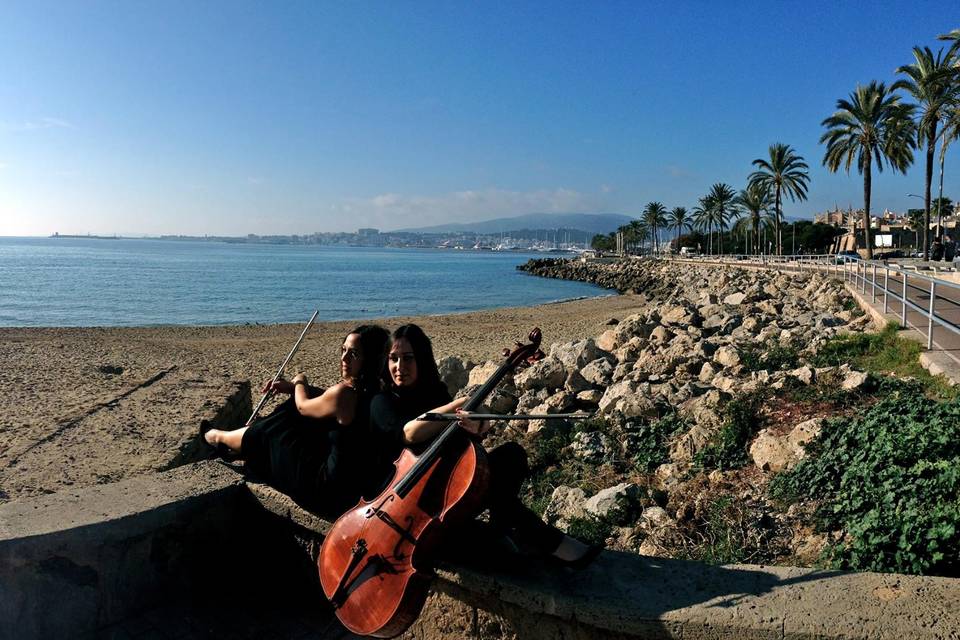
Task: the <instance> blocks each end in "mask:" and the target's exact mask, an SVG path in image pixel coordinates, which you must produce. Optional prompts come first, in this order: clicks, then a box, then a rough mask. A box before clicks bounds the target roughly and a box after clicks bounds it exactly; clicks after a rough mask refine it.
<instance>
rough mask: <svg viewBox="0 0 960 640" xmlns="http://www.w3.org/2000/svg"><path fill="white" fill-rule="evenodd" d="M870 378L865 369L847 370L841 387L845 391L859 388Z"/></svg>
mask: <svg viewBox="0 0 960 640" xmlns="http://www.w3.org/2000/svg"><path fill="white" fill-rule="evenodd" d="M869 378H870V375H869V374H868V373H866V372H864V371H847V373H846V375H844V378H843V382H841V383H840V388H841V389H843V390H844V391H852V390H854V389H859V388H860V387H862V386H863V385H864V384H866V382H867V380H868V379H869Z"/></svg>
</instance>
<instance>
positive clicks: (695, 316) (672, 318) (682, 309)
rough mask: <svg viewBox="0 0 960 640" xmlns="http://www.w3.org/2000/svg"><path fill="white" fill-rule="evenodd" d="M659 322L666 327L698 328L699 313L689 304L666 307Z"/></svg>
mask: <svg viewBox="0 0 960 640" xmlns="http://www.w3.org/2000/svg"><path fill="white" fill-rule="evenodd" d="M660 320H661V322H662V323H663V324H665V325H667V326H679V327H686V326H699V325H700V321H701V318H700V313H699V312H698V311H697V309H696V307H694V306H692V305H689V304H680V305H676V306H673V307H668V308H667V309H665V310H664V312H663V314H662V315H661V319H660Z"/></svg>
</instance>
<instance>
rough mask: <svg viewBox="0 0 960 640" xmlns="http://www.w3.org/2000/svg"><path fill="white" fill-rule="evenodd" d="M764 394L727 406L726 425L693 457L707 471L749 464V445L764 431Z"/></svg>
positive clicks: (744, 396) (745, 398) (750, 395)
mask: <svg viewBox="0 0 960 640" xmlns="http://www.w3.org/2000/svg"><path fill="white" fill-rule="evenodd" d="M765 397H766V394H764V393H751V394H747V395H743V396H740V397H737V398H734V399H733V400H730V401H729V402H728V403H727V404H725V405H724V407H723V417H724V420H723V426H722V427H721V428H720V431H719V432H717V434H716V435H715V436H714V437H713V438H711V440H710V442H709V443H708V444H707V446H706V447H704V448H703V449H702V450H701V451H699V452H698V453H697V454H696V455H695V456H694V458H693V462H694V464H696V465H697V466H699V467H701V468H703V469H720V470H726V469H737V468H739V467H742V466H743V465H745V464H746V463H747V445H748V444H749V443H750V441H751V440H752V439H753V437H754V436H755V435H756V434H757V432H758V431H759V430H760V415H759V412H760V406H761V404H762V402H763V400H764V399H765Z"/></svg>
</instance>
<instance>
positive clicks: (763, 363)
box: [737, 340, 800, 372]
mask: <svg viewBox="0 0 960 640" xmlns="http://www.w3.org/2000/svg"><path fill="white" fill-rule="evenodd" d="M737 353H739V354H740V364H742V365H743V366H744V368H745V369H747V370H748V371H770V372H773V371H785V370H787V369H794V368H796V366H797V363H798V362H799V361H800V349H799V347H798V346H797V344H796V343H794V342H790V343H788V344H781V343H780V342H779V341H778V340H767V341H766V342H764V343H762V344H758V343H756V342H749V343H744V344H740V345H737Z"/></svg>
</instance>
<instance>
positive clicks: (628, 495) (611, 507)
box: [583, 482, 653, 525]
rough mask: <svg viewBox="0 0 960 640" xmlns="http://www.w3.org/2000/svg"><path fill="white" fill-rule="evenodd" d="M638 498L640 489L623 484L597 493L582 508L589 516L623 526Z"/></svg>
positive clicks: (633, 485) (632, 485) (629, 484)
mask: <svg viewBox="0 0 960 640" xmlns="http://www.w3.org/2000/svg"><path fill="white" fill-rule="evenodd" d="M639 497H640V487H638V486H637V485H635V484H633V483H628V482H624V483H621V484H618V485H616V486H615V487H609V488H607V489H603V490H602V491H598V492H597V493H596V495H594V496H592V497H591V498H590V499H589V500H587V502H586V503H585V504H584V505H583V508H584V510H585V511H586V512H587V513H589V514H590V515H593V516H596V517H598V518H602V519H604V520H608V521H610V522H612V523H613V524H617V525H623V524H627V523H628V522H629V521H630V516H631V515H632V513H633V511H634V507H635V505H636V503H637V501H638V499H639ZM651 508H653V507H651Z"/></svg>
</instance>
